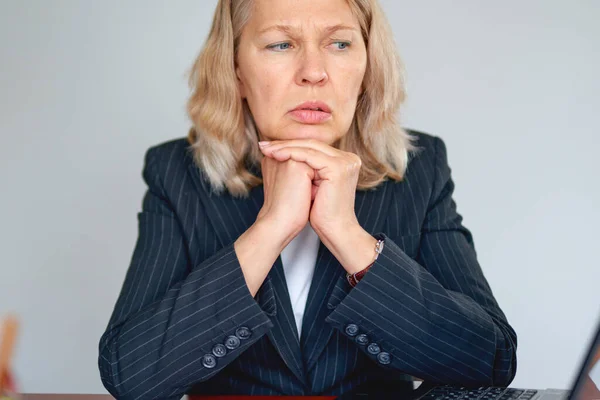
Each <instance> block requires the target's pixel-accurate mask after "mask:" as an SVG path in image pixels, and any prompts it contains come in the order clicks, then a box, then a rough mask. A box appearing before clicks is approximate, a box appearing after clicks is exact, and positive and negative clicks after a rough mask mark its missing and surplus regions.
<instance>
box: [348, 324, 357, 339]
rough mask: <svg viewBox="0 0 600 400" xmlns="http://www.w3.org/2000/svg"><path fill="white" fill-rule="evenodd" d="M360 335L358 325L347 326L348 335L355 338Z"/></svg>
mask: <svg viewBox="0 0 600 400" xmlns="http://www.w3.org/2000/svg"><path fill="white" fill-rule="evenodd" d="M357 334H358V325H356V324H348V325H346V335H348V336H351V337H354V336H356V335H357Z"/></svg>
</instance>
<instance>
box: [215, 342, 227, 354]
mask: <svg viewBox="0 0 600 400" xmlns="http://www.w3.org/2000/svg"><path fill="white" fill-rule="evenodd" d="M212 353H213V354H214V355H215V357H225V355H226V354H227V347H225V346H223V345H222V344H221V343H217V344H215V345H214V346H213V348H212Z"/></svg>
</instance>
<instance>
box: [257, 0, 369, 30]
mask: <svg viewBox="0 0 600 400" xmlns="http://www.w3.org/2000/svg"><path fill="white" fill-rule="evenodd" d="M249 23H250V24H251V25H253V27H254V30H255V31H256V32H257V33H264V32H266V31H269V30H271V29H276V30H280V31H281V30H283V31H286V30H287V31H294V32H295V33H301V32H302V31H304V30H308V29H311V30H313V29H315V30H319V31H336V30H340V29H347V30H356V31H360V26H359V23H358V21H357V19H356V17H355V16H354V14H353V13H352V10H351V9H350V6H349V5H348V2H347V0H254V6H253V10H252V16H251V18H250V21H249Z"/></svg>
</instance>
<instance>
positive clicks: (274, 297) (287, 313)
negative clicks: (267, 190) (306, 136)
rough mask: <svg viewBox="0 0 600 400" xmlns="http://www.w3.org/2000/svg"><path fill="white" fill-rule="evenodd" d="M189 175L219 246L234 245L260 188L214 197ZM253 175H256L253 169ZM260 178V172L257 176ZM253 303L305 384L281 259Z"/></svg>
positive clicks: (195, 172)
mask: <svg viewBox="0 0 600 400" xmlns="http://www.w3.org/2000/svg"><path fill="white" fill-rule="evenodd" d="M188 172H189V173H190V175H191V176H192V180H193V181H194V183H195V185H196V186H197V189H198V194H199V197H200V200H201V201H202V204H203V206H204V208H205V209H206V214H207V215H208V219H209V220H210V222H211V224H212V226H213V228H214V230H215V232H216V235H217V238H218V239H219V242H220V243H221V245H222V246H223V247H224V246H228V245H230V244H232V243H233V242H235V240H237V238H238V237H239V236H240V235H241V234H242V233H244V232H245V231H246V230H247V229H248V228H249V227H250V226H251V225H252V224H253V223H254V221H256V216H257V215H258V212H259V211H260V208H261V207H262V205H263V202H264V191H263V187H262V185H261V186H258V187H255V188H253V189H252V191H251V192H250V197H249V198H235V197H233V196H231V195H229V194H228V193H225V194H222V195H217V194H214V193H212V192H211V189H210V185H209V183H208V182H206V181H205V180H204V179H202V177H201V175H200V170H199V169H198V167H197V166H196V165H195V164H194V163H191V164H190V165H189V171H188ZM253 172H258V171H256V170H254V171H253ZM258 175H260V173H258ZM255 300H256V301H257V302H258V304H259V305H260V307H261V308H262V309H263V311H264V312H265V313H267V315H269V316H270V318H271V320H273V325H274V326H273V328H272V329H271V330H270V331H269V332H268V333H267V336H268V337H269V339H270V340H271V342H272V343H273V346H275V348H276V349H277V351H278V352H279V354H280V355H281V358H282V359H283V361H284V362H285V363H286V365H287V366H288V367H289V368H290V370H292V372H293V373H294V375H296V377H297V378H298V379H299V380H300V381H301V382H303V383H304V376H305V374H304V369H303V368H302V356H301V354H300V343H299V340H298V331H297V328H296V322H295V319H294V314H293V311H292V306H291V302H290V296H289V293H288V290H287V283H286V281H285V274H284V272H283V264H282V262H281V257H278V258H277V260H276V262H275V264H274V265H273V267H272V268H271V270H270V272H269V274H268V275H267V277H266V279H265V281H264V282H263V284H262V285H261V287H260V289H259V290H258V292H257V293H256V296H255Z"/></svg>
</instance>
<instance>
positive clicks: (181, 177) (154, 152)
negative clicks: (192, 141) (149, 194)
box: [142, 138, 193, 192]
mask: <svg viewBox="0 0 600 400" xmlns="http://www.w3.org/2000/svg"><path fill="white" fill-rule="evenodd" d="M191 163H193V154H192V152H191V148H190V145H189V143H188V141H187V139H186V138H178V139H173V140H169V141H166V142H162V143H159V144H156V145H153V146H151V147H150V148H148V149H147V150H146V154H145V158H144V168H143V172H142V175H143V177H144V180H145V181H146V182H147V183H148V185H149V186H150V187H151V188H152V189H154V190H156V188H161V191H162V192H166V191H167V190H166V189H167V188H168V189H171V188H176V187H180V186H181V185H182V184H184V182H185V181H186V180H187V179H188V173H187V170H188V166H189V165H190V164H191ZM167 182H168V184H166V183H167Z"/></svg>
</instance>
